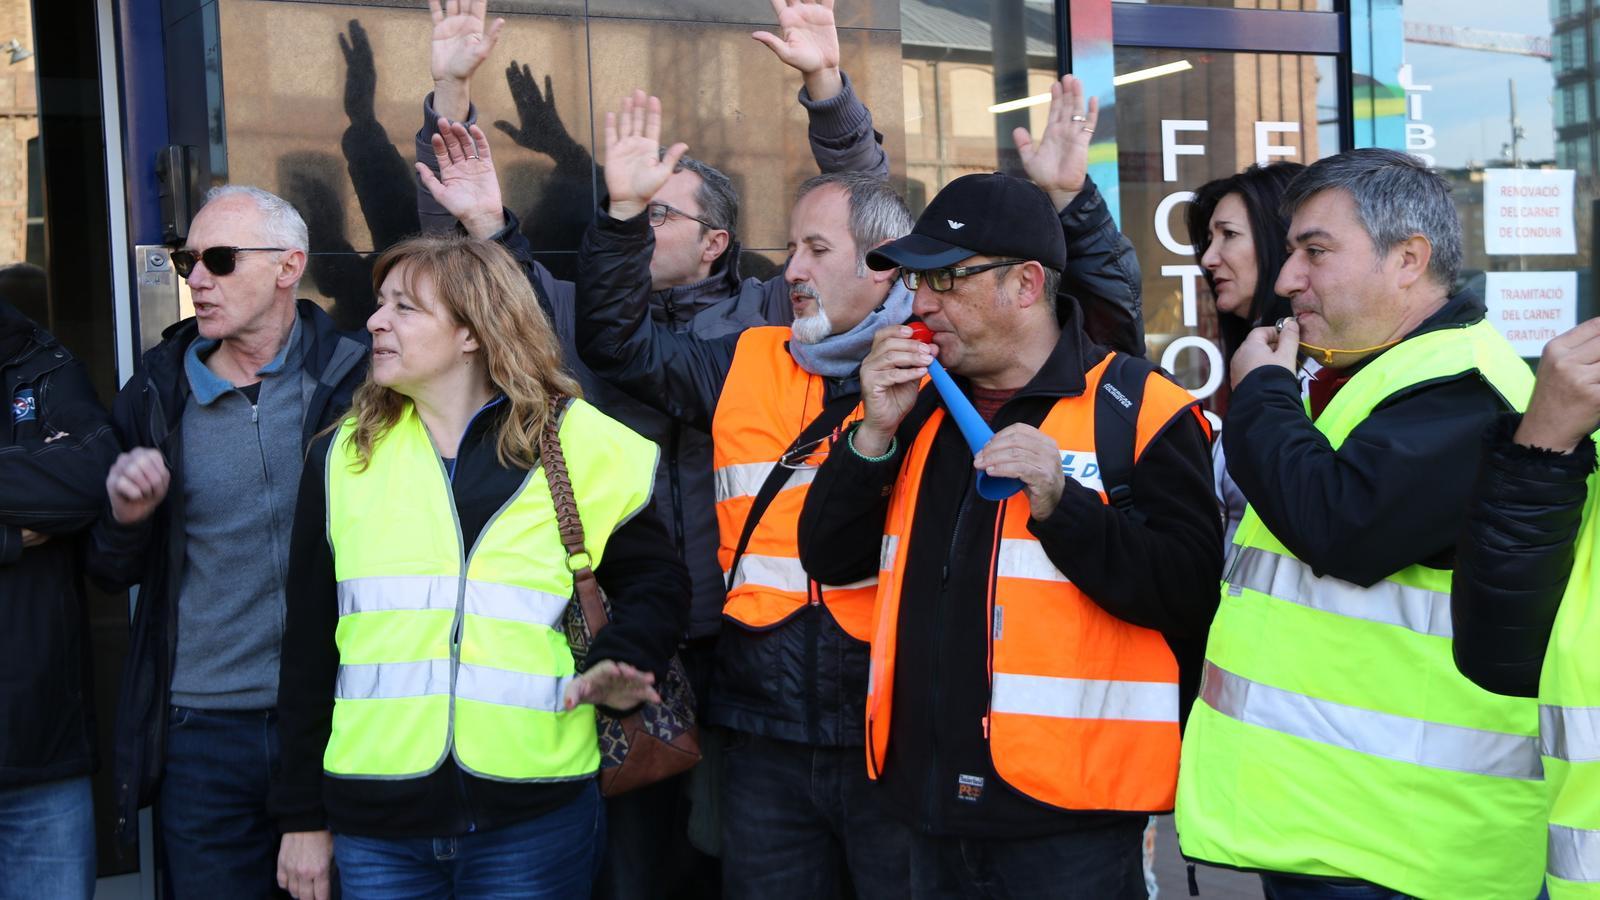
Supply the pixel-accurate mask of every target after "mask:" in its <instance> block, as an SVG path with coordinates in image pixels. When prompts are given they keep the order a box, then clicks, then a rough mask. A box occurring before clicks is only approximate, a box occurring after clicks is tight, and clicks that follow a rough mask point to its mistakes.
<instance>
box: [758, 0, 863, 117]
mask: <svg viewBox="0 0 1600 900" xmlns="http://www.w3.org/2000/svg"><path fill="white" fill-rule="evenodd" d="M772 9H773V11H774V12H776V13H777V14H778V29H779V30H780V31H781V32H782V33H783V36H782V37H781V38H780V37H777V36H775V35H773V34H772V32H770V31H757V32H755V33H754V34H752V35H751V37H753V38H755V39H756V40H758V41H760V42H761V43H763V44H766V45H767V46H768V47H769V48H771V49H772V52H773V53H775V54H777V57H778V59H781V60H783V62H784V64H785V65H788V66H791V67H793V68H794V69H796V70H798V71H799V72H800V74H801V75H802V76H803V77H804V78H805V82H806V93H808V94H810V95H811V99H813V100H827V99H829V98H831V97H833V96H834V95H835V94H837V93H839V91H840V89H841V88H842V87H843V82H842V81H841V79H840V77H839V30H838V27H837V26H836V25H835V23H834V18H833V0H772Z"/></svg>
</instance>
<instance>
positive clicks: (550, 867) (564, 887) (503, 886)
mask: <svg viewBox="0 0 1600 900" xmlns="http://www.w3.org/2000/svg"><path fill="white" fill-rule="evenodd" d="M605 834H606V825H605V808H604V807H603V806H602V805H601V803H600V789H599V787H597V786H596V785H595V783H594V782H592V781H591V782H590V783H589V787H588V789H587V790H585V791H584V792H583V793H582V794H580V795H579V796H578V798H577V799H576V800H573V801H572V802H571V803H568V804H567V805H566V806H563V807H560V808H559V809H555V810H552V811H550V812H548V813H545V814H544V815H542V816H540V817H539V818H537V819H529V820H528V821H526V822H518V823H517V824H515V825H507V826H505V827H503V828H496V829H493V830H492V831H480V832H476V833H473V834H466V835H462V836H460V837H441V838H374V837H362V836H360V835H354V834H335V835H334V836H333V860H334V863H335V864H336V865H337V866H338V868H339V888H340V890H341V891H342V892H343V895H344V900H428V898H438V900H449V898H455V900H584V898H587V897H588V896H589V888H590V885H591V884H593V882H594V874H595V870H596V869H597V868H598V866H599V862H600V853H601V850H602V849H603V848H602V846H601V845H602V844H603V843H604V841H605Z"/></svg>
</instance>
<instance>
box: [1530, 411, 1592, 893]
mask: <svg viewBox="0 0 1600 900" xmlns="http://www.w3.org/2000/svg"><path fill="white" fill-rule="evenodd" d="M1596 437H1597V438H1600V433H1597V434H1596ZM1588 492H1589V496H1588V499H1587V501H1586V503H1585V506H1584V510H1583V521H1582V524H1581V525H1579V527H1578V534H1577V538H1576V539H1575V540H1574V542H1573V548H1572V549H1573V554H1572V556H1573V560H1572V571H1571V572H1569V573H1568V575H1567V588H1566V592H1565V593H1564V594H1563V595H1562V597H1561V606H1560V608H1559V609H1558V610H1557V611H1556V620H1555V626H1554V628H1553V629H1552V630H1551V633H1550V643H1549V645H1548V647H1547V649H1546V651H1545V657H1544V666H1543V668H1542V669H1541V670H1540V673H1539V703H1540V704H1541V705H1540V707H1539V740H1540V743H1541V745H1542V747H1543V750H1544V754H1545V772H1546V780H1547V781H1548V783H1549V788H1550V807H1549V820H1550V825H1549V841H1550V842H1549V854H1550V860H1549V868H1548V875H1549V887H1550V897H1551V900H1600V472H1596V473H1594V474H1591V475H1590V476H1589V479H1588Z"/></svg>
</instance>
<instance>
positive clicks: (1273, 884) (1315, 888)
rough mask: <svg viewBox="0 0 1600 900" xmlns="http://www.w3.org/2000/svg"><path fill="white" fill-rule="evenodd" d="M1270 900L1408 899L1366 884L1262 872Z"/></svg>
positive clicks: (1262, 888) (1264, 889) (1262, 884)
mask: <svg viewBox="0 0 1600 900" xmlns="http://www.w3.org/2000/svg"><path fill="white" fill-rule="evenodd" d="M1261 890H1262V893H1263V894H1265V895H1266V898H1267V900H1408V898H1407V897H1406V895H1405V894H1401V893H1398V892H1396V891H1391V890H1389V889H1388V888H1386V887H1379V886H1378V885H1376V884H1368V883H1367V882H1365V881H1350V880H1348V879H1323V878H1304V877H1301V876H1299V875H1277V874H1273V873H1271V872H1263V873H1261Z"/></svg>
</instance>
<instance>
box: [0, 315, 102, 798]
mask: <svg viewBox="0 0 1600 900" xmlns="http://www.w3.org/2000/svg"><path fill="white" fill-rule="evenodd" d="M0 389H3V396H4V397H5V399H6V400H7V401H8V402H7V406H8V407H9V409H10V411H9V412H8V413H6V414H5V415H4V418H0V721H3V722H4V723H5V724H4V726H3V727H0V788H8V787H13V786H16V785H24V784H35V783H39V782H45V781H53V780H56V779H59V778H68V777H72V776H76V775H84V774H87V773H88V772H90V771H91V770H93V769H94V767H95V752H94V744H95V742H94V707H93V703H92V697H91V693H90V691H91V688H92V686H93V681H92V680H91V678H90V664H89V661H90V653H89V641H88V636H89V627H88V621H87V614H86V613H87V611H86V609H85V600H84V594H83V577H82V565H83V541H82V538H81V532H83V531H84V530H85V529H86V528H88V527H89V525H90V524H92V523H93V522H94V520H95V517H96V516H97V515H98V514H99V512H100V508H101V507H102V506H104V505H105V482H106V472H107V470H108V469H110V468H111V463H112V461H113V460H115V459H116V456H117V441H116V437H115V435H113V434H112V431H111V422H110V420H109V419H108V418H107V416H106V411H105V408H104V407H103V406H101V405H100V401H99V400H98V399H97V398H96V397H95V394H94V388H93V387H91V386H90V383H89V375H88V372H86V371H85V370H84V367H83V364H82V363H80V362H78V361H77V360H76V359H73V358H72V355H71V354H69V353H68V352H67V351H66V349H65V348H64V347H62V346H61V344H60V343H59V342H58V341H57V340H56V339H55V338H54V337H53V336H51V335H50V334H49V333H48V332H46V331H45V330H44V329H42V328H39V327H37V326H35V325H34V324H33V322H31V321H29V320H28V319H27V318H25V317H23V316H22V314H21V313H19V312H17V310H15V309H14V308H12V307H11V305H10V304H8V303H5V302H4V301H0ZM24 528H26V529H28V530H29V531H35V532H38V533H40V534H43V535H48V536H49V540H47V541H46V542H45V543H43V544H41V545H39V546H36V547H29V548H24V547H23V546H22V529H24Z"/></svg>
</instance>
